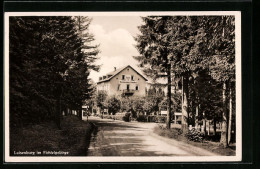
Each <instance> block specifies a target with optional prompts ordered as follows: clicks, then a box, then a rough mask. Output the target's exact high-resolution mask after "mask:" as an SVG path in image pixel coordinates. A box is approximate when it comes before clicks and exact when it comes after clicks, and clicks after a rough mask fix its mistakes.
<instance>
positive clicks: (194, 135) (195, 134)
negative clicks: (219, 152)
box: [185, 129, 205, 142]
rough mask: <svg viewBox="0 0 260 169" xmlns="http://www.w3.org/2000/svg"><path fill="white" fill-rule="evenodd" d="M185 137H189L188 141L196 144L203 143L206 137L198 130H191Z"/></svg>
mask: <svg viewBox="0 0 260 169" xmlns="http://www.w3.org/2000/svg"><path fill="white" fill-rule="evenodd" d="M185 136H186V137H187V139H188V140H190V141H194V142H203V141H204V138H205V135H204V134H203V133H202V132H200V131H198V130H196V129H191V130H189V131H188V133H187V134H186V135H185Z"/></svg>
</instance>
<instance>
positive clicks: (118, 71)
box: [97, 65, 148, 83]
mask: <svg viewBox="0 0 260 169" xmlns="http://www.w3.org/2000/svg"><path fill="white" fill-rule="evenodd" d="M127 67H130V68H132V69H133V70H134V71H135V72H136V73H137V74H139V75H140V76H141V77H143V78H144V80H145V81H148V80H147V79H146V78H145V77H144V76H143V75H142V74H140V73H139V72H137V71H136V70H135V69H134V68H133V67H132V66H130V65H127V66H125V67H121V68H119V69H117V70H116V71H112V72H109V73H107V74H106V75H105V76H108V75H112V76H110V77H109V78H106V79H103V80H100V81H98V82H97V83H101V82H106V81H109V80H111V79H112V78H113V77H114V76H115V75H117V74H118V73H120V72H122V71H123V70H125V69H126V68H127Z"/></svg>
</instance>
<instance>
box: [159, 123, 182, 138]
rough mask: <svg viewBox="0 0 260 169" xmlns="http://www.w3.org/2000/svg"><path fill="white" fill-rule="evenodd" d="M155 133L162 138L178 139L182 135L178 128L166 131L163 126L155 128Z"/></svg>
mask: <svg viewBox="0 0 260 169" xmlns="http://www.w3.org/2000/svg"><path fill="white" fill-rule="evenodd" d="M154 132H155V133H156V134H158V135H160V136H164V137H168V138H175V139H178V138H179V136H180V135H182V130H181V129H177V128H171V129H166V128H165V127H163V126H158V127H155V128H154Z"/></svg>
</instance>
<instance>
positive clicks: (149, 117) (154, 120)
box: [147, 115, 157, 122]
mask: <svg viewBox="0 0 260 169" xmlns="http://www.w3.org/2000/svg"><path fill="white" fill-rule="evenodd" d="M156 117H157V116H155V115H149V116H148V119H147V121H148V122H156Z"/></svg>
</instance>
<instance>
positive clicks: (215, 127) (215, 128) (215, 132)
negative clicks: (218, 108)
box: [213, 117, 217, 136]
mask: <svg viewBox="0 0 260 169" xmlns="http://www.w3.org/2000/svg"><path fill="white" fill-rule="evenodd" d="M213 120H214V121H213V123H214V133H213V135H214V136H216V134H217V124H216V117H214V119H213Z"/></svg>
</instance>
